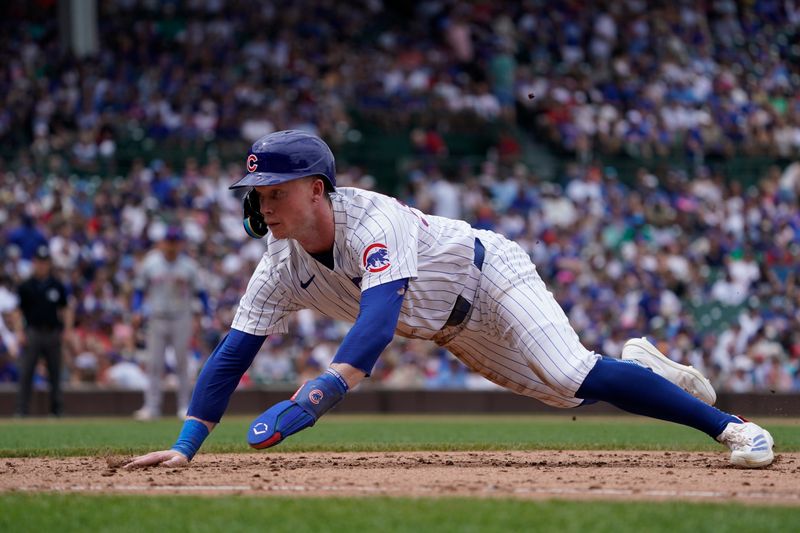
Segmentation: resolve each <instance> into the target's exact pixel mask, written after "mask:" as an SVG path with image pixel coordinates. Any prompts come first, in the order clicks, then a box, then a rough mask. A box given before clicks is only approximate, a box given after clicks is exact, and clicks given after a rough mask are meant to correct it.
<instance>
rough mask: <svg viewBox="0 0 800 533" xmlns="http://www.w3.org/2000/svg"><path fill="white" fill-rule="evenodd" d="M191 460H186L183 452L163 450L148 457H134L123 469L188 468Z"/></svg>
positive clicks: (151, 453) (147, 455) (149, 454)
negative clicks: (151, 467) (149, 467)
mask: <svg viewBox="0 0 800 533" xmlns="http://www.w3.org/2000/svg"><path fill="white" fill-rule="evenodd" d="M188 465H189V459H187V458H186V456H185V455H183V454H182V453H181V452H179V451H176V450H161V451H158V452H150V453H148V454H146V455H140V456H139V457H134V458H133V459H131V460H130V462H128V463H127V464H125V465H124V466H123V467H122V468H124V469H126V470H131V469H134V468H145V467H148V466H169V467H175V466H188Z"/></svg>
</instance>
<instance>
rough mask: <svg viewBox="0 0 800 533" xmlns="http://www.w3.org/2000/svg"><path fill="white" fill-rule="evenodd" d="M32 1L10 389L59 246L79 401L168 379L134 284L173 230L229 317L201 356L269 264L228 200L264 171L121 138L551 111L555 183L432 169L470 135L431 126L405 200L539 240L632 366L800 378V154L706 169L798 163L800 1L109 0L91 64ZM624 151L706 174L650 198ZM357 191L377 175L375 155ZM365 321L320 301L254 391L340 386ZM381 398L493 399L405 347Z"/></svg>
mask: <svg viewBox="0 0 800 533" xmlns="http://www.w3.org/2000/svg"><path fill="white" fill-rule="evenodd" d="M45 3H46V2H45ZM15 5H17V4H14V3H12V7H10V8H9V7H6V8H5V9H9V10H11V11H12V13H11V16H8V17H5V18H4V21H3V22H2V23H0V24H2V26H3V29H4V31H3V32H1V33H0V64H2V65H3V68H2V69H0V103H1V104H2V105H0V143H1V144H2V146H3V150H4V151H5V153H7V154H11V155H10V156H8V157H3V158H2V159H0V224H2V234H0V250H2V251H0V264H2V272H0V312H2V316H3V317H4V318H5V321H3V322H0V326H2V327H0V381H14V380H15V379H16V370H15V358H16V357H17V354H18V350H19V345H18V342H16V339H15V333H14V331H13V328H12V329H9V327H8V325H9V323H10V321H11V319H10V318H9V316H10V314H9V313H10V312H11V311H12V310H13V308H14V306H15V297H14V288H15V287H16V285H17V284H18V283H19V282H20V281H21V280H23V279H25V277H26V276H27V275H28V274H29V271H30V260H31V257H32V254H33V250H35V248H36V246H37V245H39V244H42V243H46V244H47V245H48V246H49V247H50V250H51V255H52V258H53V264H54V266H55V268H56V270H57V272H59V274H60V276H62V277H63V279H64V280H65V281H66V282H68V284H69V286H70V288H71V290H72V294H73V297H74V302H75V305H76V311H77V313H76V316H77V320H76V324H75V328H74V330H73V331H72V332H70V334H69V336H68V339H67V343H66V344H67V348H66V349H67V357H66V361H67V368H66V376H65V379H68V380H69V381H70V382H71V383H72V384H73V385H75V386H79V385H81V384H88V385H96V384H100V385H103V386H121V387H132V388H141V387H143V380H144V379H145V377H144V375H143V373H142V371H141V357H142V354H143V350H142V341H143V339H142V335H141V332H140V331H138V330H136V329H134V328H133V327H132V326H131V322H130V314H131V294H132V281H133V277H134V272H135V269H136V268H137V265H138V264H139V263H140V262H141V260H142V258H143V257H144V254H146V253H147V251H148V250H149V249H151V248H152V246H153V245H154V243H156V242H157V241H159V240H160V239H161V238H162V236H163V235H164V234H165V233H166V231H167V228H169V227H173V226H180V227H181V229H182V233H183V235H184V236H185V242H184V248H185V252H186V253H188V254H190V255H192V256H193V257H194V258H195V259H196V260H197V261H198V263H199V264H200V265H201V266H202V267H203V268H204V270H205V274H206V275H205V279H204V284H205V286H206V288H207V290H208V293H209V295H210V297H211V301H212V304H213V307H214V309H215V313H214V315H213V317H211V318H208V317H204V318H203V319H200V318H198V322H197V324H196V327H197V332H198V334H197V335H196V336H195V337H194V340H193V343H194V344H193V350H194V352H195V363H196V365H199V364H201V363H202V358H203V357H205V356H207V355H208V353H210V351H211V349H213V347H214V345H215V344H216V342H217V341H218V340H219V339H220V338H221V335H224V333H225V330H226V329H227V327H228V326H229V324H230V321H231V318H232V312H233V310H234V309H235V306H236V304H237V303H238V298H239V296H240V295H241V294H242V292H243V291H244V288H245V286H246V283H247V281H248V279H249V276H250V274H251V272H252V271H253V269H254V267H255V264H256V262H257V261H258V259H259V258H260V256H261V254H262V252H263V244H262V243H260V242H258V241H253V240H249V239H248V238H247V237H246V235H245V233H244V232H243V231H242V228H241V216H240V214H241V213H240V209H241V208H240V202H239V200H238V198H236V197H235V196H233V195H232V194H231V193H230V192H229V191H228V190H227V187H228V185H229V184H230V183H232V182H233V181H234V180H235V179H237V178H238V177H239V176H240V174H241V173H242V171H243V165H242V164H241V163H235V164H229V163H227V162H225V161H224V160H221V159H218V158H214V157H208V158H206V157H202V158H200V157H198V158H197V159H187V160H186V161H185V165H183V166H182V167H181V168H174V167H173V166H171V165H170V164H169V163H167V162H165V161H163V160H141V159H140V160H138V161H136V162H135V163H134V164H133V165H132V167H131V168H121V167H120V166H119V165H118V164H117V159H118V147H119V146H120V145H121V143H122V142H124V141H126V140H130V139H134V140H136V142H141V143H146V142H150V143H158V144H163V145H174V146H178V147H181V148H184V149H192V148H194V147H196V148H197V149H198V150H200V149H201V148H202V147H203V146H205V143H207V142H208V141H211V140H214V141H219V142H226V141H227V142H230V143H232V144H234V145H237V146H240V147H241V153H242V154H244V153H245V151H246V147H247V145H248V143H249V142H250V141H252V140H254V139H256V138H258V137H259V136H261V135H263V134H265V133H268V132H270V131H273V130H276V129H285V128H305V129H309V130H312V131H315V132H316V133H319V134H320V135H322V136H324V137H325V138H326V139H327V140H329V141H330V142H331V144H332V145H333V146H334V147H335V146H336V145H337V144H338V143H339V142H341V140H342V139H344V138H345V137H346V136H347V133H348V132H349V131H350V130H351V128H352V126H353V114H354V113H355V112H357V113H358V114H359V115H360V116H361V117H367V118H368V119H369V120H372V121H374V122H376V123H380V124H385V125H387V126H389V127H397V128H401V127H407V126H414V125H417V124H418V121H422V122H421V123H422V124H424V125H427V126H433V129H434V130H435V129H443V128H444V129H446V128H447V127H448V125H449V124H455V123H457V122H459V121H463V120H464V117H465V116H467V117H470V118H469V119H470V120H478V121H506V122H509V123H511V122H514V121H515V120H517V117H520V118H522V117H525V120H526V122H527V121H529V120H530V119H532V120H530V123H532V124H534V125H535V127H536V128H537V131H538V133H539V134H540V138H542V139H543V140H546V141H547V142H549V143H551V145H552V147H553V148H555V149H556V150H563V151H565V152H568V153H569V154H571V156H570V160H572V161H574V164H573V165H571V166H569V167H568V168H567V170H566V171H565V173H564V175H563V176H559V179H558V182H557V183H555V182H549V181H542V180H541V179H540V178H539V176H537V174H536V173H535V172H534V171H532V170H531V169H529V168H528V167H526V166H525V165H524V164H522V163H521V162H519V161H514V160H501V161H499V160H497V159H496V158H494V157H487V158H486V160H485V161H484V162H483V163H482V164H481V165H479V166H477V167H476V166H474V165H463V166H461V167H460V168H459V169H458V170H456V171H451V170H449V169H448V170H446V171H445V170H442V169H441V167H440V166H439V165H437V164H436V160H435V159H431V158H430V157H429V156H431V155H437V154H439V155H441V154H446V153H447V146H446V143H445V142H444V140H443V139H442V138H441V137H440V136H436V135H434V136H432V137H428V138H426V139H424V140H422V142H421V143H419V142H415V145H416V146H419V147H420V153H419V154H418V155H419V156H420V158H421V162H420V164H418V165H412V167H411V168H412V170H410V171H409V175H408V180H407V186H406V189H405V190H404V192H403V193H402V194H401V196H403V198H402V199H403V200H404V201H406V202H407V203H409V204H411V205H415V206H417V207H419V208H421V209H423V210H424V211H426V212H429V213H433V214H439V215H443V216H449V217H454V218H463V219H465V220H467V221H469V222H470V223H472V224H473V225H475V226H478V227H482V228H489V229H494V230H496V231H499V232H501V233H503V234H505V235H507V236H509V237H510V238H513V239H515V240H517V241H518V242H520V244H522V246H523V247H524V248H525V249H526V250H527V251H528V252H529V253H530V255H531V258H532V260H533V261H534V262H535V263H536V265H537V267H538V269H539V271H540V273H541V274H542V276H543V277H544V279H545V281H546V282H547V283H548V284H549V286H550V287H551V290H552V291H553V292H554V294H555V296H556V298H557V299H558V300H559V301H560V302H561V304H562V306H563V307H564V308H565V310H566V311H567V313H568V315H569V316H570V319H571V321H572V323H573V325H574V326H575V328H576V330H577V331H578V333H579V334H580V335H581V338H582V340H583V342H584V343H585V344H586V345H587V347H589V348H590V349H594V350H597V351H599V352H602V353H604V354H608V355H612V356H617V355H619V353H620V351H621V347H622V343H624V341H625V340H626V339H627V338H628V337H631V336H641V335H648V336H649V337H651V338H652V339H654V340H657V341H659V342H660V343H661V345H660V346H661V347H662V349H663V351H664V352H665V353H668V354H669V355H670V357H672V358H673V359H675V360H679V361H682V362H686V363H690V364H692V365H694V366H695V367H697V368H699V369H701V370H702V371H703V372H704V373H706V374H707V375H708V376H709V377H710V378H711V379H712V381H713V382H714V384H715V386H717V387H718V389H720V390H730V391H751V390H774V391H789V390H800V328H798V324H800V288H798V281H800V280H799V279H798V278H800V245H798V243H799V242H800V209H798V203H799V200H798V198H800V165H790V166H787V167H786V168H780V167H777V166H776V167H774V168H772V169H771V170H770V172H769V173H768V174H767V175H765V176H762V177H761V179H760V180H759V182H758V185H757V186H753V187H745V186H743V185H740V184H739V183H738V182H736V181H735V180H731V179H729V178H730V176H725V175H722V174H721V173H720V172H719V171H717V170H715V168H714V166H713V165H705V164H703V163H704V160H705V159H706V157H708V156H716V157H724V156H729V155H731V154H733V153H743V154H753V155H770V156H780V157H784V158H791V157H800V91H798V88H800V70H799V69H800V67H799V65H800V45H798V44H796V43H797V42H798V32H799V31H800V30H798V28H800V4H797V3H795V2H789V1H786V2H780V1H753V2H744V3H742V2H739V3H737V2H733V1H729V0H712V1H709V2H705V3H701V2H688V1H687V2H680V1H678V2H670V3H666V4H660V5H659V6H658V7H653V6H649V5H648V3H646V2H642V1H639V0H627V1H622V2H611V1H608V2H581V1H572V2H559V3H556V4H555V5H552V3H549V2H539V1H532V0H528V1H523V2H510V1H507V2H506V1H499V2H492V3H487V2H472V3H460V2H448V1H423V2H417V3H414V4H413V5H414V6H415V7H413V8H412V7H400V6H399V4H395V3H392V2H381V1H380V0H366V1H364V2H359V3H349V2H335V1H310V0H297V1H294V2H286V3H281V5H280V6H277V5H276V4H275V3H265V4H259V5H257V6H254V4H253V3H247V2H235V1H234V2H223V1H221V0H220V1H199V0H197V1H187V2H183V3H177V2H148V1H136V0H116V1H110V2H101V3H100V6H99V8H100V19H99V20H100V22H99V37H100V42H101V51H100V54H99V55H98V57H96V58H91V59H83V60H78V59H75V58H72V57H69V56H64V55H63V54H61V53H60V52H59V42H58V39H57V35H56V32H55V21H54V20H51V19H49V18H47V17H40V18H37V17H35V16H33V17H28V18H24V17H22V18H20V17H21V16H18V17H14V16H13V9H14V7H13V6H15ZM409 5H411V4H409ZM400 15H402V16H400ZM23 19H24V20H23ZM623 36H624V37H623ZM529 93H534V94H535V95H536V98H535V99H533V100H530V99H529V98H528V94H529ZM354 110H357V111H354ZM607 153H608V154H615V153H624V154H629V155H633V156H637V157H647V156H651V155H664V154H667V153H682V154H684V155H687V156H689V158H691V160H692V161H694V162H695V163H696V165H694V166H693V167H691V168H692V169H693V170H691V171H690V172H688V173H687V172H685V171H683V170H678V169H669V168H663V167H659V168H658V169H656V168H648V167H647V166H646V165H644V166H643V167H642V168H641V169H640V171H639V172H638V173H637V175H636V176H635V177H634V179H633V182H632V183H626V180H622V179H621V177H620V176H618V175H617V172H616V170H615V169H614V168H613V167H607V166H605V165H603V164H599V163H596V157H597V156H599V155H602V154H607ZM101 171H102V173H103V177H102V178H93V177H80V178H79V177H77V176H76V173H79V174H81V175H86V174H89V175H91V174H96V173H97V174H99V173H101ZM338 179H339V183H340V185H344V186H346V185H351V184H352V185H356V186H362V187H367V188H369V187H371V186H372V184H373V183H374V180H372V179H371V177H370V176H368V175H364V173H363V172H362V171H361V170H360V169H358V168H355V167H351V168H348V167H346V166H343V168H340V169H339V178H338ZM346 331H347V326H346V325H343V324H340V323H337V322H333V321H329V320H325V319H322V318H320V317H319V316H316V315H314V313H312V312H310V311H309V312H301V313H298V315H297V316H296V317H295V319H294V322H293V326H292V328H291V333H290V334H288V335H285V336H283V337H275V338H270V339H269V340H268V341H267V343H266V344H265V349H264V350H263V352H262V353H261V354H260V355H259V356H258V357H257V358H256V361H255V363H254V365H253V367H252V368H251V370H250V371H249V372H248V374H247V376H246V377H245V379H244V380H243V386H248V385H249V384H253V383H258V384H276V383H285V384H287V385H289V384H291V385H294V384H295V383H296V382H297V381H300V380H303V379H305V378H306V377H307V376H309V375H316V374H317V373H318V372H319V371H320V368H324V367H325V366H326V365H327V364H328V362H329V361H330V359H331V358H332V357H333V354H334V353H335V350H336V347H337V346H338V343H339V341H340V340H341V338H342V337H343V335H344V333H345V332H346ZM370 382H371V383H370V385H368V386H391V387H432V388H442V387H476V388H477V387H485V386H487V384H486V382H485V381H484V380H483V379H482V378H479V377H476V376H474V375H473V374H471V373H469V372H468V371H467V370H466V369H465V368H464V367H463V366H461V365H460V364H459V363H458V362H457V361H455V360H454V359H453V358H452V357H451V356H449V354H447V353H446V352H445V351H443V350H441V349H438V348H437V347H435V346H433V345H432V344H430V343H424V342H420V341H409V340H404V339H397V340H396V341H395V342H393V343H392V344H391V345H390V347H389V349H388V350H387V352H386V353H385V354H384V355H383V356H382V358H381V360H380V361H379V365H378V367H377V368H376V370H375V372H374V375H373V378H372V379H371V380H370Z"/></svg>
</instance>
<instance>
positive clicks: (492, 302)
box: [232, 187, 599, 407]
mask: <svg viewBox="0 0 800 533" xmlns="http://www.w3.org/2000/svg"><path fill="white" fill-rule="evenodd" d="M331 202H332V206H333V215H334V221H335V236H334V248H333V259H334V269H333V270H330V269H328V268H327V267H326V266H324V265H322V264H321V263H320V262H319V261H317V260H316V259H314V258H313V257H312V256H310V255H309V254H308V253H307V252H306V251H305V250H303V248H302V247H301V246H300V245H299V244H298V243H297V241H294V240H292V239H285V240H275V239H274V238H273V237H272V235H271V234H269V235H268V236H267V250H266V252H265V254H264V256H263V257H262V259H261V262H260V263H259V265H258V267H257V268H256V271H255V272H254V274H253V276H252V278H251V279H250V282H249V284H248V287H247V291H246V292H245V295H244V296H243V297H242V299H241V301H240V303H239V308H238V310H237V312H236V315H235V317H234V319H233V323H232V327H233V328H235V329H237V330H240V331H244V332H246V333H250V334H254V335H268V334H271V333H283V332H286V327H287V326H286V318H287V317H288V316H289V314H290V313H292V312H294V311H297V310H300V309H315V310H317V311H319V312H321V313H322V314H323V315H326V316H329V317H331V318H335V319H339V320H344V321H349V322H354V321H355V319H356V317H357V316H358V311H359V302H360V295H361V292H362V291H364V290H366V289H369V288H371V287H374V286H376V285H380V284H382V283H386V282H389V281H393V280H397V279H403V278H409V279H410V282H409V286H408V290H407V291H406V294H405V298H404V300H403V306H402V308H401V311H400V318H399V320H398V324H397V330H396V333H397V334H398V335H402V336H406V337H414V338H422V339H432V340H434V341H436V342H437V343H439V344H441V345H443V346H445V347H447V348H448V349H449V350H450V351H451V352H452V353H453V354H454V355H455V356H456V357H458V358H459V359H460V360H461V361H462V362H464V363H465V364H466V365H467V366H469V367H470V368H471V369H473V370H474V371H476V372H479V373H481V374H482V375H484V376H485V377H486V378H487V379H489V380H491V381H493V382H494V383H497V384H499V385H501V386H504V387H506V388H509V389H511V390H513V391H515V392H517V393H519V394H524V395H527V396H533V397H535V398H538V399H540V400H541V401H543V402H545V403H548V404H550V405H554V406H557V407H573V406H575V405H578V404H579V403H580V400H577V399H576V398H574V395H575V391H576V390H577V389H578V388H579V387H580V385H581V383H582V382H583V378H585V377H586V374H588V373H589V371H590V370H591V369H592V367H593V366H594V362H595V361H596V359H597V358H598V357H599V356H597V355H595V354H594V353H592V352H589V351H588V350H586V349H585V348H584V347H583V346H582V345H581V344H580V342H579V340H578V336H577V334H576V333H575V331H574V330H573V329H572V327H571V326H570V325H569V322H568V320H567V317H566V315H565V314H564V312H563V310H562V309H561V307H560V306H559V305H558V304H557V303H556V301H555V299H554V298H553V295H552V294H551V293H550V292H549V291H547V289H546V287H545V285H544V283H543V282H542V280H541V278H539V275H538V273H537V272H536V267H535V266H534V265H533V264H532V263H531V262H530V259H529V257H528V255H527V254H526V253H525V252H524V251H523V250H522V248H520V247H519V246H518V245H517V244H516V243H514V242H511V241H509V240H507V239H505V238H504V237H502V236H500V235H498V234H496V233H493V232H487V231H480V230H475V229H474V228H472V227H470V226H469V224H467V223H466V222H463V221H457V220H451V219H447V218H442V217H436V216H430V215H426V214H423V213H421V212H420V211H418V210H416V209H412V208H410V207H407V206H405V205H403V204H401V203H400V202H399V201H398V200H396V199H394V198H391V197H389V196H384V195H382V194H378V193H375V192H370V191H364V190H361V189H355V188H345V187H342V188H338V189H337V192H336V193H334V194H332V195H331ZM476 238H479V239H480V240H481V242H482V243H483V244H484V246H485V249H486V255H485V260H484V263H483V268H482V271H481V270H479V269H478V268H477V267H476V265H475V264H474V257H475V239H476ZM459 295H461V296H463V297H465V298H466V299H467V300H468V301H469V302H471V303H472V307H471V310H470V314H469V316H468V317H467V318H466V319H465V320H464V322H463V323H462V324H460V325H459V326H455V327H453V326H445V322H446V321H447V319H448V317H449V316H450V314H451V312H452V311H453V306H454V305H455V302H456V298H457V297H458V296H459Z"/></svg>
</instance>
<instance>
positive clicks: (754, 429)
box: [575, 357, 773, 467]
mask: <svg viewBox="0 0 800 533" xmlns="http://www.w3.org/2000/svg"><path fill="white" fill-rule="evenodd" d="M575 396H576V397H578V398H583V399H586V400H596V401H604V402H608V403H610V404H612V405H615V406H616V407H619V408H620V409H623V410H625V411H628V412H630V413H635V414H639V415H644V416H649V417H652V418H658V419H661V420H667V421H669V422H676V423H678V424H683V425H686V426H690V427H693V428H695V429H699V430H700V431H702V432H704V433H706V434H707V435H708V436H710V437H711V438H713V439H716V440H718V441H720V442H722V443H723V444H726V445H727V446H728V447H729V448H731V451H732V453H731V462H732V463H734V464H736V465H739V466H747V467H759V466H766V465H769V464H770V463H772V460H773V452H772V445H773V440H772V436H771V435H770V434H769V432H768V431H766V430H764V429H762V428H760V427H759V426H757V425H756V424H753V423H751V422H747V421H745V420H742V419H740V418H737V417H735V416H733V415H730V414H728V413H725V412H723V411H720V410H719V409H717V408H715V407H712V406H710V405H708V404H706V403H704V402H702V401H700V400H698V399H697V398H695V397H694V396H692V395H691V394H689V393H688V392H686V391H685V390H683V389H681V388H680V387H678V386H677V385H675V384H673V383H671V382H669V381H668V380H666V379H664V378H663V377H661V376H659V375H658V374H656V373H655V372H652V371H650V370H649V369H647V368H644V367H642V366H640V365H638V364H636V363H632V362H627V361H619V360H617V359H611V358H610V357H604V358H602V359H600V360H599V361H597V363H596V364H595V366H594V368H593V369H592V371H591V372H589V374H588V375H587V376H586V379H584V381H583V384H582V385H581V387H580V388H579V389H578V391H577V392H576V393H575Z"/></svg>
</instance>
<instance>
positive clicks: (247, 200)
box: [242, 188, 269, 239]
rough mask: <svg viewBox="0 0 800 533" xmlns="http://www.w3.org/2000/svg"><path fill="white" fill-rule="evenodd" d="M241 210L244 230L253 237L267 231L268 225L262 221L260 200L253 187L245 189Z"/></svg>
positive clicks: (256, 237) (264, 233)
mask: <svg viewBox="0 0 800 533" xmlns="http://www.w3.org/2000/svg"><path fill="white" fill-rule="evenodd" d="M242 210H243V211H244V220H243V222H242V223H243V225H244V230H245V231H246V232H247V234H248V235H249V236H251V237H252V238H254V239H261V238H263V237H264V236H265V235H266V234H267V232H269V226H267V223H266V222H265V221H264V216H263V215H262V214H261V201H260V200H259V199H258V193H257V192H256V190H255V189H254V188H251V189H250V190H249V191H247V194H245V195H244V198H243V199H242Z"/></svg>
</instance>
